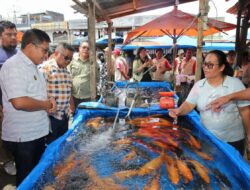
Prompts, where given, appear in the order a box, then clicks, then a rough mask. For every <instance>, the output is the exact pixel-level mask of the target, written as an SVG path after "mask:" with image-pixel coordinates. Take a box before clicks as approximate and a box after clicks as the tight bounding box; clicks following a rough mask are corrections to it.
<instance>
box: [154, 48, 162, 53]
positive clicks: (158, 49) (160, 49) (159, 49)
mask: <svg viewBox="0 0 250 190" xmlns="http://www.w3.org/2000/svg"><path fill="white" fill-rule="evenodd" d="M158 51H160V52H162V53H163V49H162V48H157V49H156V51H155V52H156V53H157V52H158Z"/></svg>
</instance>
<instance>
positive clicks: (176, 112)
mask: <svg viewBox="0 0 250 190" xmlns="http://www.w3.org/2000/svg"><path fill="white" fill-rule="evenodd" d="M194 108H195V105H193V104H191V103H189V102H187V101H185V102H183V103H182V104H181V106H180V107H179V108H176V109H170V110H169V113H168V114H169V116H170V117H172V118H176V117H178V116H180V115H186V114H188V113H189V112H191V111H192V110H193V109H194Z"/></svg>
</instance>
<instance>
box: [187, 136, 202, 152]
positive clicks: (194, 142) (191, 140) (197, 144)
mask: <svg viewBox="0 0 250 190" xmlns="http://www.w3.org/2000/svg"><path fill="white" fill-rule="evenodd" d="M189 137H190V138H189V140H188V142H189V144H190V145H191V146H193V147H195V148H197V149H201V144H200V142H199V141H198V140H196V139H195V138H194V137H193V136H192V135H190V136H189Z"/></svg>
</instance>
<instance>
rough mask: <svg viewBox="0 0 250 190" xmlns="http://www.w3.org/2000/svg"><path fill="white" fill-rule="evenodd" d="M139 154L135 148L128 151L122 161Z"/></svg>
mask: <svg viewBox="0 0 250 190" xmlns="http://www.w3.org/2000/svg"><path fill="white" fill-rule="evenodd" d="M136 156H137V153H136V151H135V150H132V151H131V152H130V153H128V154H127V155H126V156H125V157H124V158H123V159H122V162H127V161H129V160H131V159H133V158H135V157H136Z"/></svg>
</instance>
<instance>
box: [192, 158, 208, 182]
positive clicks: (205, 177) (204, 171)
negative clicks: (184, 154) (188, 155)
mask: <svg viewBox="0 0 250 190" xmlns="http://www.w3.org/2000/svg"><path fill="white" fill-rule="evenodd" d="M188 162H189V163H191V164H192V165H193V166H194V168H195V170H196V171H197V173H198V174H199V175H200V177H201V178H202V179H203V180H204V181H205V182H206V183H207V184H209V183H210V178H209V176H208V169H207V168H206V167H205V166H203V165H202V164H201V163H199V162H197V161H196V160H189V161H188Z"/></svg>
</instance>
